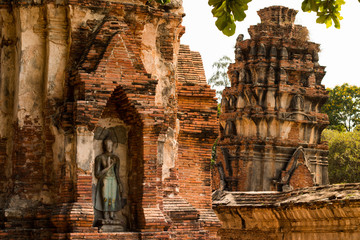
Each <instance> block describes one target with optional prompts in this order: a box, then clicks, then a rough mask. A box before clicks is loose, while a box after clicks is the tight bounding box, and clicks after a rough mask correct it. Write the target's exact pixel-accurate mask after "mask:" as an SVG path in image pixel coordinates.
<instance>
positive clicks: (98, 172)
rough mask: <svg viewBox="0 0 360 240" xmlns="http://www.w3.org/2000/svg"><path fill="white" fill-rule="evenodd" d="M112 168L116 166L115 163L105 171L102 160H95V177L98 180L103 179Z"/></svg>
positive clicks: (98, 158)
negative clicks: (102, 167)
mask: <svg viewBox="0 0 360 240" xmlns="http://www.w3.org/2000/svg"><path fill="white" fill-rule="evenodd" d="M112 166H114V163H113V164H110V166H108V167H106V168H104V169H101V158H100V157H97V158H95V177H96V178H97V179H100V178H102V177H103V176H104V175H105V174H106V172H107V171H109V169H110V168H111V167H112Z"/></svg>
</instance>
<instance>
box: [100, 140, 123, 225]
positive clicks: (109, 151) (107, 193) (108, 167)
mask: <svg viewBox="0 0 360 240" xmlns="http://www.w3.org/2000/svg"><path fill="white" fill-rule="evenodd" d="M119 168H120V158H119V157H118V156H116V155H115V154H114V153H113V142H112V140H110V139H105V140H104V153H102V154H100V155H99V156H97V157H96V158H95V177H96V178H97V179H98V184H97V187H96V195H95V209H97V210H99V211H101V212H102V213H103V218H104V219H105V220H109V219H110V220H113V219H114V213H115V212H117V211H120V210H121V209H122V208H123V206H122V203H123V201H122V192H123V188H122V184H121V181H120V177H119Z"/></svg>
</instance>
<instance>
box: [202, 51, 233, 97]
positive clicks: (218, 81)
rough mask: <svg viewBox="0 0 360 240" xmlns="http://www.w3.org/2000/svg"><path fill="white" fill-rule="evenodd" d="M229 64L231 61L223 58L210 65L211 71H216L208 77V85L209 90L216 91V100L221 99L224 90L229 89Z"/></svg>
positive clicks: (226, 57)
mask: <svg viewBox="0 0 360 240" xmlns="http://www.w3.org/2000/svg"><path fill="white" fill-rule="evenodd" d="M230 63H231V59H230V58H229V57H228V56H223V57H221V58H220V59H219V60H218V61H217V62H214V63H213V65H212V67H213V69H214V68H215V69H216V72H215V73H214V74H213V75H212V76H211V77H210V79H209V80H208V83H209V84H210V85H211V88H213V89H216V96H217V98H218V99H221V95H222V92H223V90H224V88H225V87H230V81H229V77H228V75H227V71H228V67H229V64H230Z"/></svg>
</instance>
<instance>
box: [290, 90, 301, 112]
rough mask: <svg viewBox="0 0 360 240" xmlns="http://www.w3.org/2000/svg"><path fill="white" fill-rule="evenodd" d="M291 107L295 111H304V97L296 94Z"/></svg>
mask: <svg viewBox="0 0 360 240" xmlns="http://www.w3.org/2000/svg"><path fill="white" fill-rule="evenodd" d="M290 105H291V108H292V110H294V111H303V110H304V97H303V96H301V95H300V94H296V95H295V96H294V97H293V98H292V100H291V104H290Z"/></svg>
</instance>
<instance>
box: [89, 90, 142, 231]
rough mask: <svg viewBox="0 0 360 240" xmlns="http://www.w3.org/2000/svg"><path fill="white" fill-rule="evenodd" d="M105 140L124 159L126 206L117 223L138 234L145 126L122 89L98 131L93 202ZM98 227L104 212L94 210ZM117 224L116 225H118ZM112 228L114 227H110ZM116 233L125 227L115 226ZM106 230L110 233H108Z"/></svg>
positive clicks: (122, 176) (109, 104)
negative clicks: (109, 142)
mask: <svg viewBox="0 0 360 240" xmlns="http://www.w3.org/2000/svg"><path fill="white" fill-rule="evenodd" d="M105 139H111V140H112V141H113V143H114V149H113V153H114V154H115V155H117V156H118V157H119V158H120V168H119V172H118V174H119V176H120V181H121V184H122V189H123V192H122V204H123V207H122V209H121V210H120V211H117V212H115V216H114V218H115V220H116V221H117V222H119V223H121V224H124V229H123V231H136V229H138V226H137V225H136V223H138V222H139V221H140V219H138V218H141V216H142V213H141V210H140V206H141V202H140V201H141V199H142V195H143V190H142V183H143V173H144V172H143V171H144V166H143V124H142V120H141V118H140V115H139V114H138V113H137V111H136V109H135V108H134V107H133V105H132V104H131V103H130V102H129V100H128V98H127V96H126V94H125V92H124V91H122V89H120V88H118V89H117V90H115V91H114V93H113V95H112V96H111V98H110V99H109V100H108V102H107V105H106V107H105V108H104V111H103V113H102V115H101V118H100V119H99V120H98V122H97V123H96V127H95V129H94V140H93V151H94V154H93V155H94V159H93V161H92V163H91V166H92V173H93V174H92V177H93V203H94V202H95V198H96V191H97V184H98V179H97V178H96V177H95V174H94V164H95V157H96V156H99V155H100V154H102V153H103V152H104V149H103V143H104V140H105ZM94 215H95V217H94V226H99V227H101V224H102V223H101V219H103V212H101V211H98V210H96V209H94ZM116 221H114V222H116ZM110 225H111V224H110ZM114 229H115V230H114V232H117V231H121V228H117V227H116V226H115V227H114ZM105 231H106V230H105Z"/></svg>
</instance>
